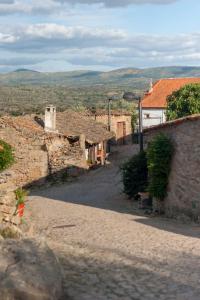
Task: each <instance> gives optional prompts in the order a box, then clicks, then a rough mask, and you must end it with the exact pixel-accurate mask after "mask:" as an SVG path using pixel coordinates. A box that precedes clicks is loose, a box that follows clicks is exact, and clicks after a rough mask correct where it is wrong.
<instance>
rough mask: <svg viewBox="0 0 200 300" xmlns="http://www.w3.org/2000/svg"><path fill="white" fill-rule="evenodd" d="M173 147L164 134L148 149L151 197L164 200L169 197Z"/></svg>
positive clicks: (153, 141)
mask: <svg viewBox="0 0 200 300" xmlns="http://www.w3.org/2000/svg"><path fill="white" fill-rule="evenodd" d="M172 155H173V145H172V142H171V140H170V139H169V138H168V137H167V136H165V135H164V134H159V135H157V136H156V137H155V138H154V139H153V140H152V142H151V143H150V144H149V146H148V149H147V165H148V176H149V185H148V191H149V193H150V195H151V196H153V197H155V198H157V199H159V200H163V199H164V198H165V197H166V195H167V186H168V178H169V173H170V166H171V159H172Z"/></svg>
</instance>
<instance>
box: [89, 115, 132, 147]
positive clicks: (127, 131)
mask: <svg viewBox="0 0 200 300" xmlns="http://www.w3.org/2000/svg"><path fill="white" fill-rule="evenodd" d="M93 118H94V119H95V121H97V122H98V123H102V124H104V125H105V126H107V128H108V123H109V120H108V113H106V112H105V111H102V112H96V113H95V114H94V115H93ZM110 130H111V132H113V133H114V134H115V137H114V138H113V142H114V143H116V144H118V145H126V144H131V143H132V133H133V131H132V125H131V113H129V112H114V111H112V112H111V116H110Z"/></svg>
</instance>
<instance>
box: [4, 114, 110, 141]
mask: <svg viewBox="0 0 200 300" xmlns="http://www.w3.org/2000/svg"><path fill="white" fill-rule="evenodd" d="M43 120H44V117H43V116H42V117H41V118H40V117H37V116H36V115H26V116H19V117H12V116H5V117H2V118H0V128H4V127H11V128H14V129H15V130H17V131H19V132H21V133H22V134H23V135H26V136H28V137H32V136H33V135H36V136H38V137H39V136H51V135H55V134H56V135H64V136H66V137H77V136H79V135H81V134H84V135H85V137H86V141H87V142H88V143H90V144H93V143H94V144H95V143H99V142H102V141H104V140H109V139H110V138H112V137H114V133H112V132H109V131H108V130H107V128H106V126H105V125H103V124H101V123H97V122H96V121H94V120H92V119H91V118H90V117H89V116H87V115H84V114H81V113H78V112H75V111H72V110H67V111H65V112H60V113H57V114H56V132H55V133H53V132H45V131H44V121H43Z"/></svg>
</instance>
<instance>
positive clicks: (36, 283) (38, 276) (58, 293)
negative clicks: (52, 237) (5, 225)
mask: <svg viewBox="0 0 200 300" xmlns="http://www.w3.org/2000/svg"><path fill="white" fill-rule="evenodd" d="M61 297H62V273H61V269H60V265H59V263H58V261H57V259H56V257H55V255H54V254H53V252H52V251H51V250H50V249H49V247H48V246H47V244H46V243H45V242H44V241H36V240H31V239H26V240H21V241H20V240H4V241H0V298H1V300H16V299H18V300H59V299H60V298H61Z"/></svg>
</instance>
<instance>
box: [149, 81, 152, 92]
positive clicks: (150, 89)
mask: <svg viewBox="0 0 200 300" xmlns="http://www.w3.org/2000/svg"><path fill="white" fill-rule="evenodd" d="M152 92H153V79H152V78H151V79H150V88H149V94H151V93H152Z"/></svg>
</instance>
